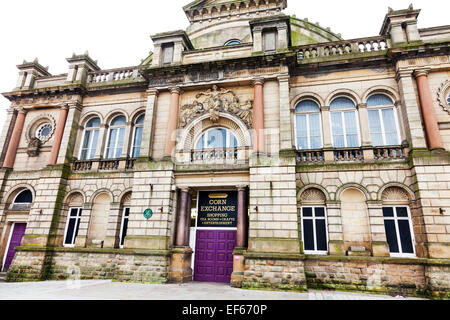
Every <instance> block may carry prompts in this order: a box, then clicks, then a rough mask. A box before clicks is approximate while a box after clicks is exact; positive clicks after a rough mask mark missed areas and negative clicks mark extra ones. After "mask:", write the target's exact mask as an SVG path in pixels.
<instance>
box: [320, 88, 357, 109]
mask: <svg viewBox="0 0 450 320" xmlns="http://www.w3.org/2000/svg"><path fill="white" fill-rule="evenodd" d="M338 97H346V98H349V99H350V100H352V101H353V102H354V103H355V105H356V106H358V105H359V104H361V98H360V96H359V95H358V94H357V93H356V92H355V91H353V90H350V89H337V90H334V91H333V92H331V93H330V94H329V95H328V97H327V98H326V100H325V105H326V106H329V105H330V104H331V102H332V101H333V100H334V99H336V98H338Z"/></svg>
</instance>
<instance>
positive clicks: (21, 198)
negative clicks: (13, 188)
mask: <svg viewBox="0 0 450 320" xmlns="http://www.w3.org/2000/svg"><path fill="white" fill-rule="evenodd" d="M31 202H33V194H32V193H31V191H30V190H24V191H22V192H21V193H19V194H18V196H17V197H16V199H15V201H14V203H31Z"/></svg>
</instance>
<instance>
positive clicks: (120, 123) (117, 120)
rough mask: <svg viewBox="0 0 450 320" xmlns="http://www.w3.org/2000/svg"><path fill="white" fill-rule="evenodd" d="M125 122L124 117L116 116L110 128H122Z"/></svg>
mask: <svg viewBox="0 0 450 320" xmlns="http://www.w3.org/2000/svg"><path fill="white" fill-rule="evenodd" d="M126 122H127V120H126V118H125V116H118V117H115V118H114V119H113V121H111V126H124V125H125V124H126Z"/></svg>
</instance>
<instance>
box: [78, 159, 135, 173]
mask: <svg viewBox="0 0 450 320" xmlns="http://www.w3.org/2000/svg"><path fill="white" fill-rule="evenodd" d="M135 162H136V159H131V158H130V159H107V160H81V161H74V162H72V164H71V168H72V171H73V172H97V171H118V170H134V165H135Z"/></svg>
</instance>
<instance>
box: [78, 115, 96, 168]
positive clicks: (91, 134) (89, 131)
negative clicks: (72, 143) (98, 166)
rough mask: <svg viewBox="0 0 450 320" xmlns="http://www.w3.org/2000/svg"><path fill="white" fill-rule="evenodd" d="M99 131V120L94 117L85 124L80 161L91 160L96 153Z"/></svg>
mask: <svg viewBox="0 0 450 320" xmlns="http://www.w3.org/2000/svg"><path fill="white" fill-rule="evenodd" d="M99 131H100V118H98V117H95V118H92V119H91V120H89V121H88V122H87V123H86V127H85V129H84V132H83V139H82V141H83V143H82V145H81V150H80V156H79V158H80V160H91V159H93V158H94V157H95V152H96V151H97V141H98V133H99Z"/></svg>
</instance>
